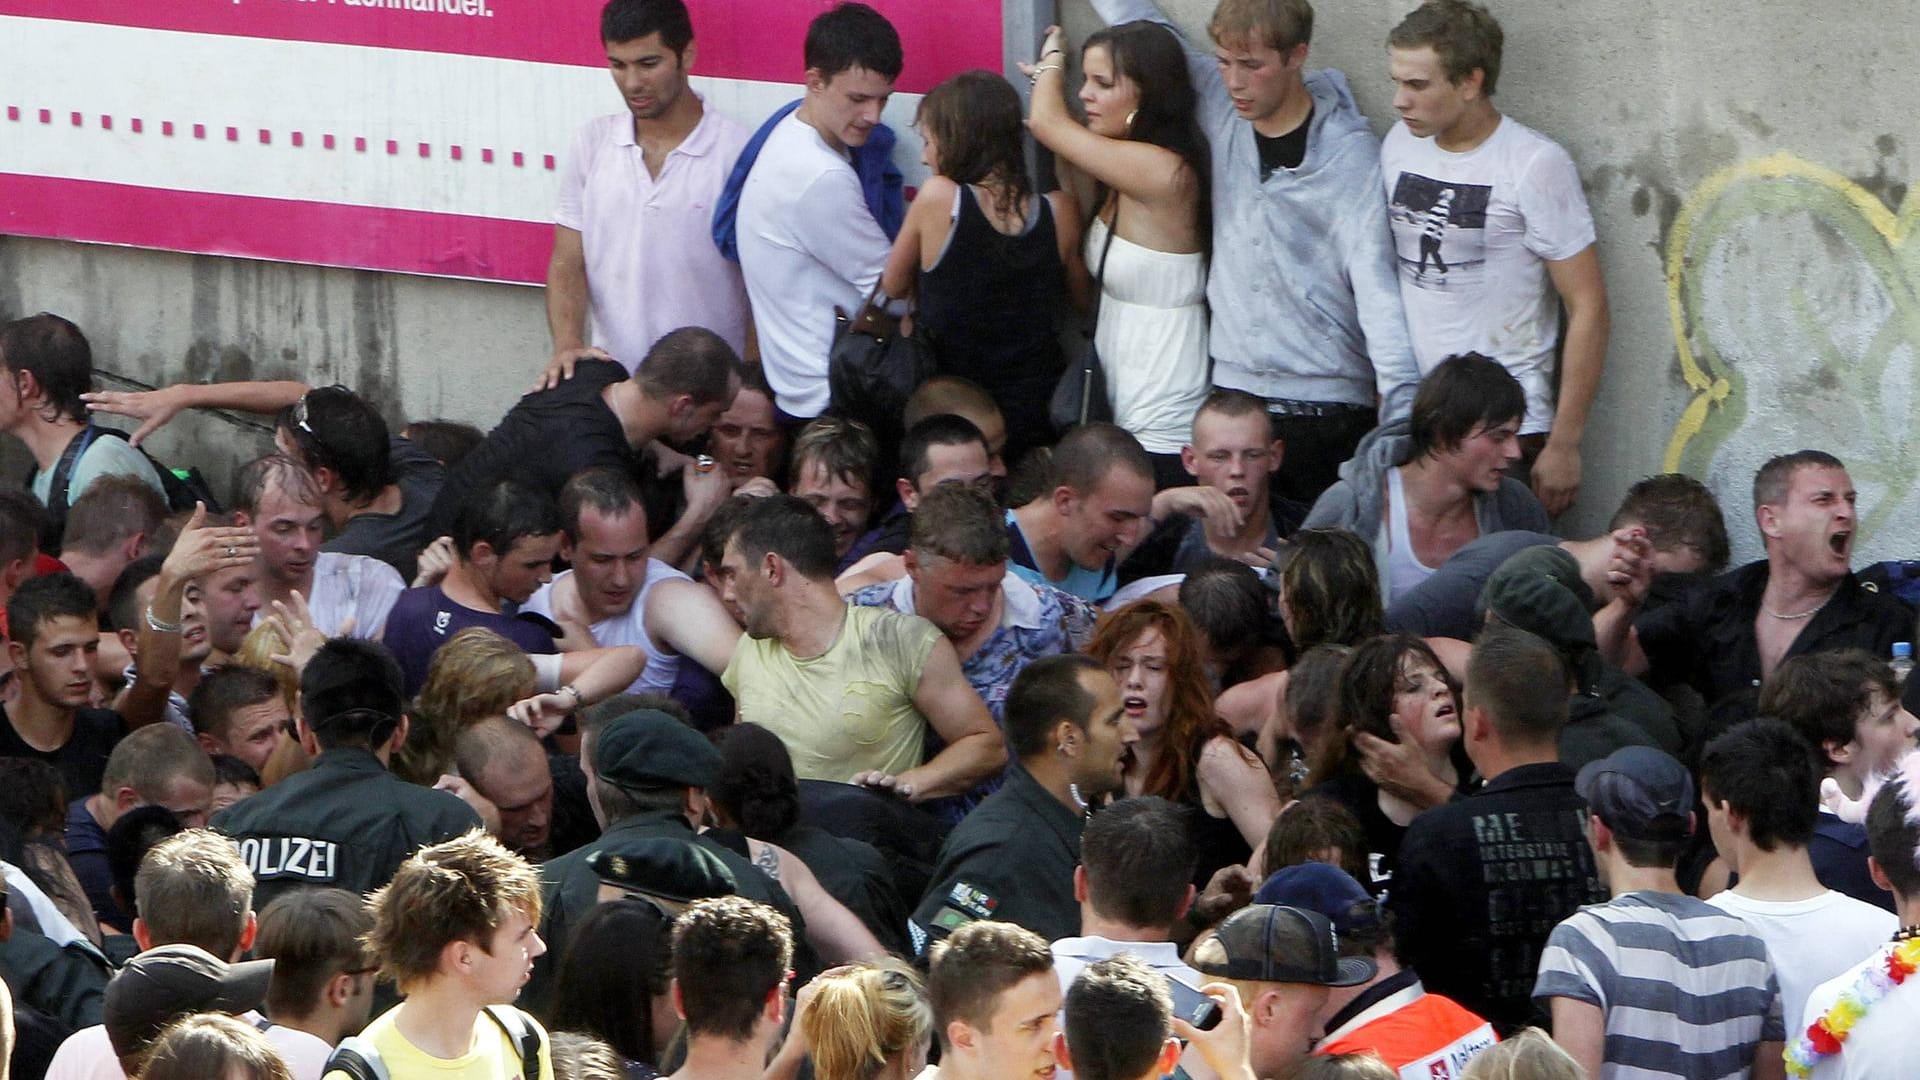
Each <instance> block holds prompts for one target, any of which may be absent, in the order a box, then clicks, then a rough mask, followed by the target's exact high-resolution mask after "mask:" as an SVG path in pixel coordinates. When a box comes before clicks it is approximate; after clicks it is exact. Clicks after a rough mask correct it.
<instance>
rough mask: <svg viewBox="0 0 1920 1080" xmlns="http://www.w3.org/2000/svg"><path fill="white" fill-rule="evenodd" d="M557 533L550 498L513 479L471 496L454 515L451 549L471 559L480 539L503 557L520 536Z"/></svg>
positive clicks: (555, 511) (556, 509) (557, 520)
mask: <svg viewBox="0 0 1920 1080" xmlns="http://www.w3.org/2000/svg"><path fill="white" fill-rule="evenodd" d="M559 531H560V507H559V506H558V505H556V504H555V503H554V501H553V496H551V495H548V494H547V493H546V492H544V491H541V490H539V489H538V488H531V487H527V486H526V485H524V484H519V483H515V482H514V481H512V480H502V481H500V482H499V483H497V484H495V485H493V486H492V487H490V488H488V489H487V490H485V491H483V492H476V493H474V495H473V496H472V497H471V498H468V499H466V500H464V501H463V502H461V504H460V508H459V509H458V510H456V511H455V512H454V515H453V546H454V548H455V549H457V550H458V551H459V552H460V557H461V558H463V559H466V558H471V557H472V556H473V548H474V545H476V544H478V543H480V542H481V541H483V540H484V541H486V543H487V546H488V547H490V548H492V549H493V553H494V554H495V555H497V556H501V557H503V558H504V557H505V556H506V554H507V552H509V551H511V550H513V544H514V541H516V540H518V539H520V538H521V537H523V536H551V535H553V534H554V533H557V532H559Z"/></svg>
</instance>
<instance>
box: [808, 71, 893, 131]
mask: <svg viewBox="0 0 1920 1080" xmlns="http://www.w3.org/2000/svg"><path fill="white" fill-rule="evenodd" d="M892 94H893V80H892V79H889V78H887V77H886V76H885V75H882V74H880V73H879V72H877V71H868V70H867V69H866V68H863V67H854V68H848V69H847V70H845V71H843V72H841V73H839V74H838V75H834V76H832V77H831V78H829V77H827V76H825V75H822V74H821V73H820V72H819V71H818V70H815V69H812V68H809V69H808V70H807V116H808V118H809V119H810V120H811V121H812V123H813V126H814V127H815V128H817V129H819V131H820V133H821V134H822V135H823V136H825V137H826V139H827V141H828V143H829V144H831V145H833V147H834V148H835V149H837V150H838V149H846V148H848V147H854V146H865V145H866V143H867V139H868V138H869V137H871V136H872V135H873V129H874V127H875V126H877V125H878V124H879V123H880V114H881V112H882V111H884V110H885V109H886V107H887V98H888V97H890V96H892Z"/></svg>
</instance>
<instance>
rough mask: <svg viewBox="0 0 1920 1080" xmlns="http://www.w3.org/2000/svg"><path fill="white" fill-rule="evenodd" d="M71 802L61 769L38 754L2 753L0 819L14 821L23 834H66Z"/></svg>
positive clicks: (37, 836)
mask: <svg viewBox="0 0 1920 1080" xmlns="http://www.w3.org/2000/svg"><path fill="white" fill-rule="evenodd" d="M88 794H91V792H82V793H80V796H81V797H85V796H86V795H88ZM67 803H68V799H67V782H66V778H65V777H64V776H62V775H61V773H60V770H59V769H56V768H54V767H53V766H52V765H49V764H47V763H46V762H44V761H41V760H40V759H38V758H17V757H0V821H6V822H9V823H11V824H12V825H13V826H14V828H16V829H18V830H20V835H21V836H22V837H24V838H26V839H28V840H34V839H40V838H47V839H60V838H62V837H64V836H65V834H66V831H67ZM7 861H8V862H13V861H14V860H12V859H8V860H7ZM16 865H17V864H16Z"/></svg>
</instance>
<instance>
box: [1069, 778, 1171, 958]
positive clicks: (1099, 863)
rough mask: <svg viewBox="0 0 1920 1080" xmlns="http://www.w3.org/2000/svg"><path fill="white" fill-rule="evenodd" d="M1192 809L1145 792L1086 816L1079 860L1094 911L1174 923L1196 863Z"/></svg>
mask: <svg viewBox="0 0 1920 1080" xmlns="http://www.w3.org/2000/svg"><path fill="white" fill-rule="evenodd" d="M1192 809H1193V808H1191V807H1185V806H1179V805H1177V804H1175V803H1171V802H1168V801H1167V800H1166V799H1162V798H1160V797H1158V796H1155V795H1144V796H1141V797H1139V798H1133V799H1121V800H1120V801H1118V802H1116V803H1114V804H1113V805H1112V806H1109V807H1107V808H1106V809H1105V810H1102V811H1100V812H1099V813H1097V814H1095V815H1093V817H1091V818H1089V819H1088V820H1087V827H1086V831H1085V832H1083V833H1082V834H1081V837H1080V865H1081V866H1083V867H1085V868H1086V871H1087V902H1088V903H1090V904H1092V905H1093V910H1095V911H1097V912H1099V913H1100V915H1101V916H1102V917H1103V918H1108V919H1114V920H1117V921H1119V922H1122V923H1125V924H1126V925H1128V926H1135V927H1141V928H1151V927H1161V926H1171V925H1173V923H1174V921H1175V920H1176V919H1178V918H1179V917H1180V905H1181V903H1182V902H1184V901H1185V900H1186V899H1187V889H1188V888H1189V887H1190V882H1191V880H1192V878H1193V870H1194V867H1195V866H1197V865H1199V862H1200V853H1199V851H1198V850H1197V849H1195V847H1194V845H1193V837H1192V835H1191V834H1190V833H1189V831H1188V829H1189V822H1188V820H1187V819H1188V815H1189V814H1190V813H1191V812H1192Z"/></svg>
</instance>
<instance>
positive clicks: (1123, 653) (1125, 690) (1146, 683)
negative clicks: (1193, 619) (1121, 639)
mask: <svg viewBox="0 0 1920 1080" xmlns="http://www.w3.org/2000/svg"><path fill="white" fill-rule="evenodd" d="M1167 663H1168V657H1167V639H1166V636H1165V635H1163V634H1161V633H1160V630H1159V628H1157V627H1153V628H1149V629H1148V630H1147V631H1146V633H1143V634H1141V635H1140V636H1139V637H1137V638H1134V639H1133V641H1132V642H1130V643H1128V644H1127V645H1126V646H1125V647H1123V648H1121V649H1120V650H1119V651H1118V652H1116V653H1114V654H1113V656H1112V657H1110V658H1108V660H1107V670H1108V671H1109V672H1111V673H1112V674H1113V681H1114V682H1116V683H1118V684H1120V707H1121V708H1122V709H1124V710H1126V714H1127V719H1128V720H1130V721H1132V722H1133V726H1134V729H1135V730H1136V731H1138V732H1139V733H1140V735H1141V737H1142V738H1145V737H1147V736H1151V735H1153V734H1154V733H1156V732H1158V731H1160V730H1161V729H1162V728H1164V727H1165V726H1166V724H1167V699H1168V694H1167V687H1168V684H1169V679H1168V676H1167Z"/></svg>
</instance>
